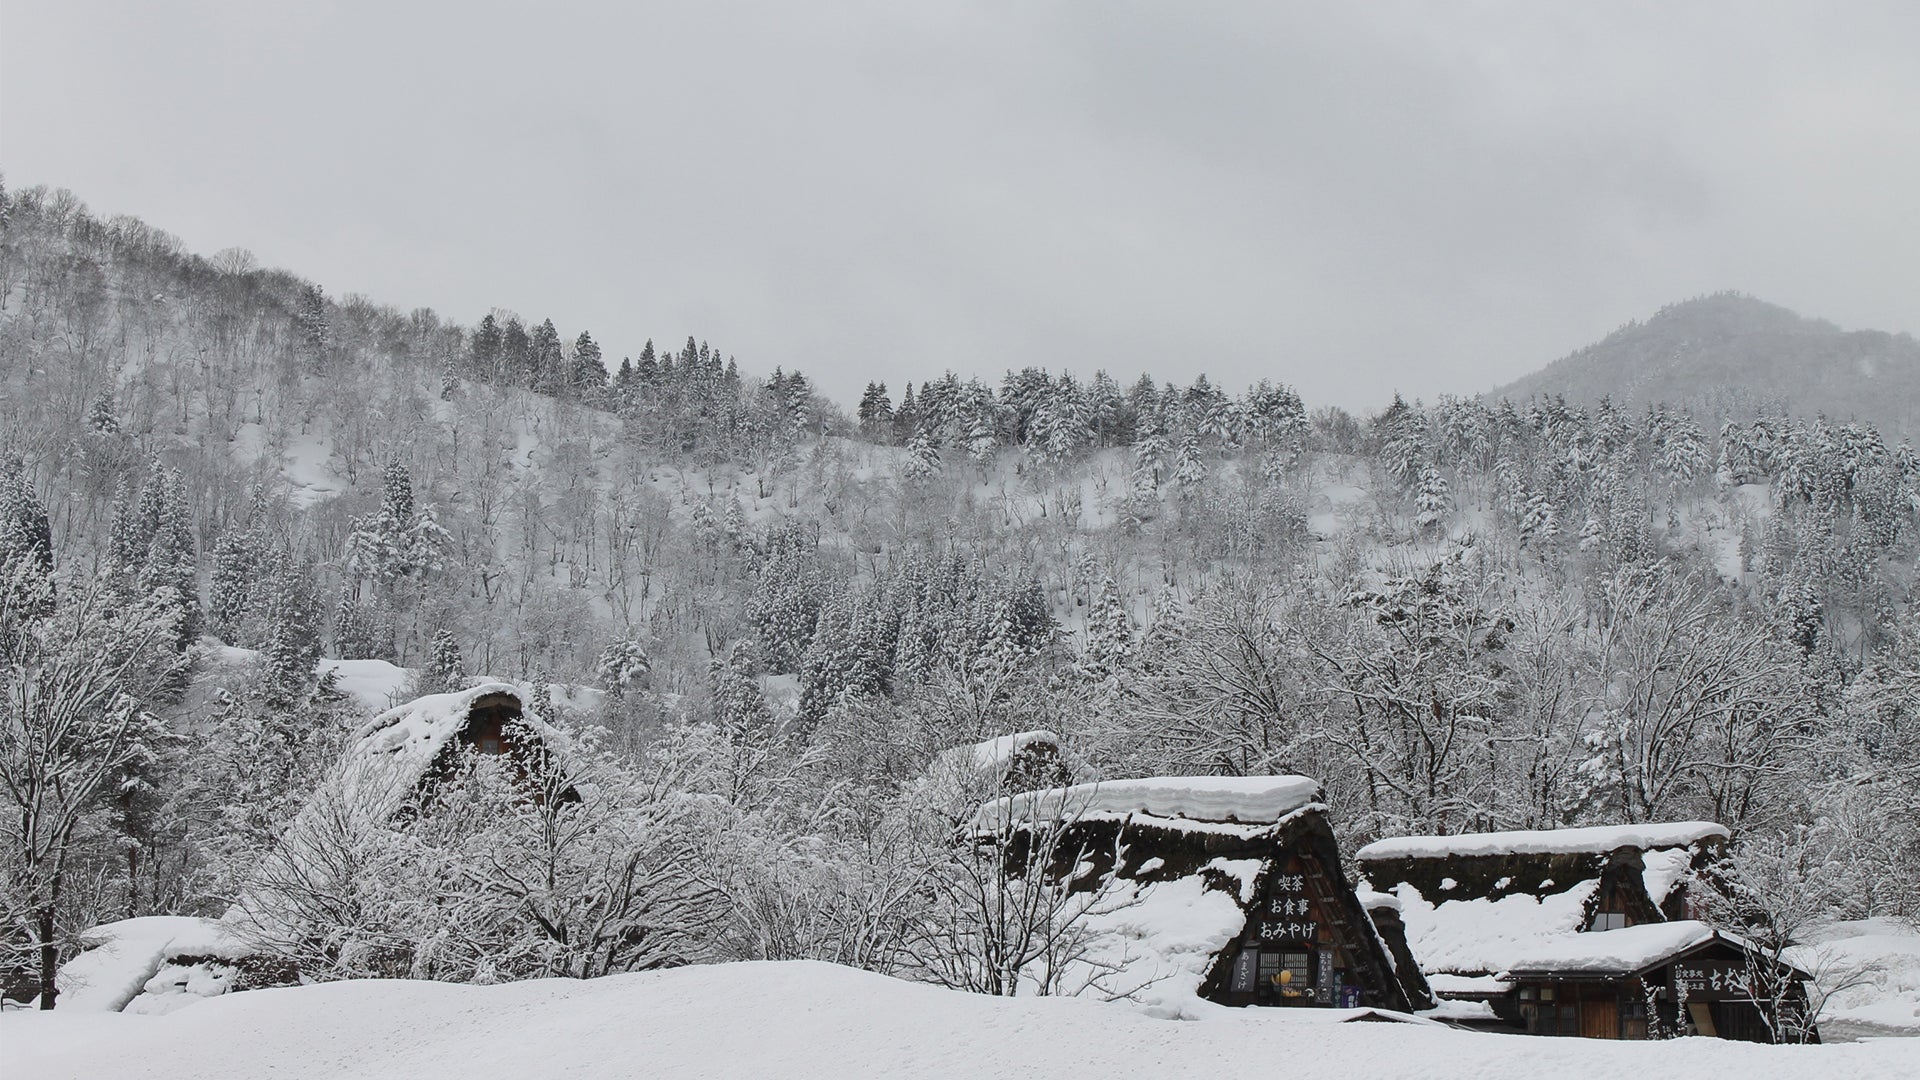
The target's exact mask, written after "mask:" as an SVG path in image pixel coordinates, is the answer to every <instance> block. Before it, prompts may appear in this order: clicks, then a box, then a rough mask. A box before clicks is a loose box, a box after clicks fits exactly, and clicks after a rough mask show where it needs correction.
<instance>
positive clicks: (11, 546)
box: [0, 458, 53, 572]
mask: <svg viewBox="0 0 1920 1080" xmlns="http://www.w3.org/2000/svg"><path fill="white" fill-rule="evenodd" d="M15 560H22V561H28V562H32V563H34V564H35V565H37V566H39V567H40V568H41V569H42V570H44V571H49V572H50V571H52V569H53V527H52V523H51V521H50V520H49V519H48V517H47V508H46V507H45V506H44V505H42V504H41V502H40V499H39V497H38V496H36V495H35V494H34V492H33V486H32V485H31V484H29V483H28V482H27V471H26V466H25V464H24V463H22V462H21V461H20V459H19V458H10V459H6V460H0V566H6V565H9V564H11V563H13V562H14V561H15Z"/></svg>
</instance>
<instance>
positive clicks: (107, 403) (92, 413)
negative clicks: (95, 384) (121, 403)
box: [87, 394, 120, 435]
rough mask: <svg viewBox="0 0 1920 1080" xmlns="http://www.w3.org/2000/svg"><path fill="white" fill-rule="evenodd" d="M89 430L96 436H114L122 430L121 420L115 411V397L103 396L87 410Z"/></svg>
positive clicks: (94, 401)
mask: <svg viewBox="0 0 1920 1080" xmlns="http://www.w3.org/2000/svg"><path fill="white" fill-rule="evenodd" d="M87 428H88V429H89V430H91V431H92V432H93V433H94V434H95V435H112V434H114V433H115V432H117V431H119V430H120V418H119V417H118V416H117V415H115V414H114V411H113V395H112V394H101V395H100V396H99V397H97V398H94V399H93V406H92V407H91V408H89V409H88V410H87Z"/></svg>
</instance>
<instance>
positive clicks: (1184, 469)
mask: <svg viewBox="0 0 1920 1080" xmlns="http://www.w3.org/2000/svg"><path fill="white" fill-rule="evenodd" d="M1206 479H1207V462H1206V459H1205V458H1203V457H1202V456H1201V455H1200V436H1199V433H1198V432H1192V431H1190V432H1188V433H1187V435H1186V438H1184V439H1182V440H1180V453H1179V455H1178V456H1176V457H1175V458H1174V459H1173V482H1174V484H1175V485H1176V486H1178V487H1179V489H1180V497H1181V498H1183V499H1191V498H1193V497H1194V495H1195V494H1197V493H1198V491H1199V487H1200V485H1201V484H1202V483H1204V482H1205V481H1206Z"/></svg>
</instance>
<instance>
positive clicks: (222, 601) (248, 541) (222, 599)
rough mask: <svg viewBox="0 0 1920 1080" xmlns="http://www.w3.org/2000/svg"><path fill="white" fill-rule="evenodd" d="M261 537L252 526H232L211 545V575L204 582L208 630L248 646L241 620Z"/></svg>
mask: <svg viewBox="0 0 1920 1080" xmlns="http://www.w3.org/2000/svg"><path fill="white" fill-rule="evenodd" d="M263 546H264V545H263V543H262V537H261V536H260V534H259V533H258V532H257V531H256V530H254V529H251V528H245V529H232V530H229V531H228V532H227V533H225V534H224V535H222V536H221V537H220V541H219V542H218V543H216V544H215V545H214V548H213V577H212V580H211V581H210V582H209V583H208V585H207V618H208V621H209V622H210V623H211V627H210V629H212V631H213V632H214V633H215V634H218V635H219V636H220V639H221V640H223V641H225V642H226V643H227V644H229V645H242V646H245V645H250V644H252V642H250V641H248V640H246V639H245V637H244V630H243V625H244V621H245V619H246V617H247V615H248V614H249V612H250V611H251V609H252V607H253V597H254V589H255V587H256V585H257V584H258V582H257V580H256V579H257V578H258V576H259V573H260V558H261V555H262V554H263V552H262V547H263Z"/></svg>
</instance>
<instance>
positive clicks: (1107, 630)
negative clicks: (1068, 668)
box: [1079, 577, 1137, 681]
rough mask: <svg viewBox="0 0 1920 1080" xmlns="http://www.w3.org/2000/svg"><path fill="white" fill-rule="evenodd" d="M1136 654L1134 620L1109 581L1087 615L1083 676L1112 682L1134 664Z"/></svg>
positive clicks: (1082, 654)
mask: <svg viewBox="0 0 1920 1080" xmlns="http://www.w3.org/2000/svg"><path fill="white" fill-rule="evenodd" d="M1136 650H1137V644H1136V641H1135V636H1134V631H1133V618H1132V616H1130V615H1129V614H1128V613H1127V605H1126V603H1125V602H1124V601H1123V600H1121V598H1120V589H1119V587H1118V586H1117V585H1116V584H1115V583H1114V580H1113V579H1112V578H1111V577H1109V578H1107V579H1106V581H1105V583H1104V584H1102V585H1101V587H1100V596H1099V598H1098V599H1096V600H1095V601H1094V603H1093V607H1092V608H1090V609H1089V610H1088V611H1087V647H1086V649H1085V650H1084V651H1082V652H1081V654H1080V664H1079V670H1080V673H1081V674H1082V675H1084V676H1086V677H1087V678H1089V679H1093V680H1096V681H1098V680H1101V679H1107V678H1111V677H1113V676H1114V675H1115V674H1117V673H1119V672H1120V671H1123V670H1125V669H1126V668H1127V667H1128V665H1130V664H1131V663H1132V662H1133V659H1134V655H1135V653H1136Z"/></svg>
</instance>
